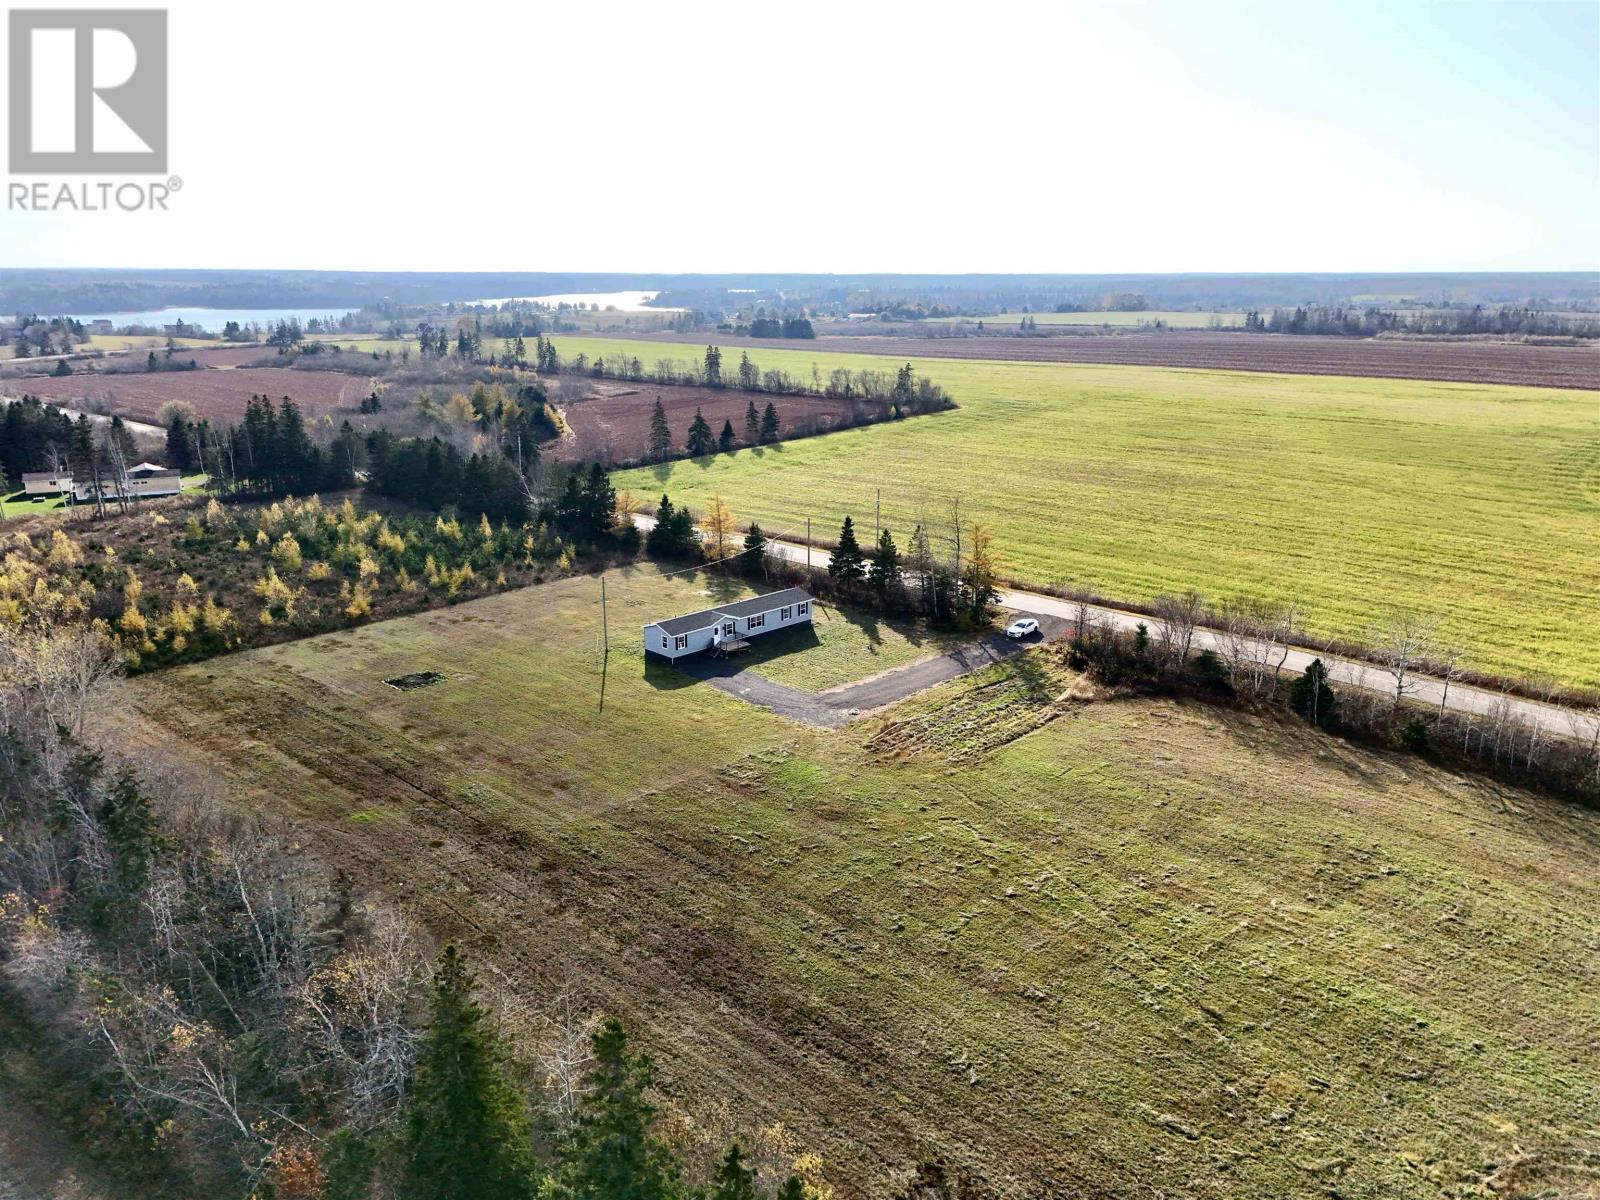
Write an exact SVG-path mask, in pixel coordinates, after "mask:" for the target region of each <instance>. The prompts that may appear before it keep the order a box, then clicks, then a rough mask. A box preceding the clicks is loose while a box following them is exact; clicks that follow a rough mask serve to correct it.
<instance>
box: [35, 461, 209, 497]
mask: <svg viewBox="0 0 1600 1200" xmlns="http://www.w3.org/2000/svg"><path fill="white" fill-rule="evenodd" d="M22 490H23V492H24V494H26V495H29V496H57V495H62V494H64V493H67V492H70V493H72V498H73V499H74V500H93V499H94V495H95V486H94V480H93V479H84V480H81V481H80V480H77V479H75V478H74V477H73V475H72V472H70V471H25V472H23V475H22ZM182 490H183V476H182V474H181V473H180V472H178V471H177V470H175V469H173V468H172V467H163V466H160V465H158V464H156V463H147V462H146V463H140V464H139V465H138V466H136V467H130V468H129V469H128V497H129V498H130V499H135V498H139V497H145V496H176V495H177V494H178V493H179V492H180V491H182ZM120 494H121V492H120V489H119V488H118V486H117V479H116V476H115V475H114V474H112V473H111V472H109V471H107V472H106V473H104V474H103V475H101V477H100V495H101V496H103V497H104V498H105V499H107V500H114V499H116V498H117V497H118V496H119V495H120Z"/></svg>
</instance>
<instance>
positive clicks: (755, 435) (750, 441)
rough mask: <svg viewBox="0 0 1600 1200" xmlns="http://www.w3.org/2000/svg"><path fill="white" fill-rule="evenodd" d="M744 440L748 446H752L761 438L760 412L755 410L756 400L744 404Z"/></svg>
mask: <svg viewBox="0 0 1600 1200" xmlns="http://www.w3.org/2000/svg"><path fill="white" fill-rule="evenodd" d="M744 440H745V444H746V445H748V446H754V445H755V444H756V443H757V442H759V441H760V440H761V414H760V413H758V412H757V411H756V402H755V401H754V400H752V401H750V403H749V404H748V405H746V406H745V410H744Z"/></svg>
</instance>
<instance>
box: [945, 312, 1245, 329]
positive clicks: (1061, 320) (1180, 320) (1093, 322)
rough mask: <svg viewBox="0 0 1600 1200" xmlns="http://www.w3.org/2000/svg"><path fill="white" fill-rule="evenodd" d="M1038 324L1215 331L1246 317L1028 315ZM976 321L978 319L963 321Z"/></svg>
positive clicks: (1000, 321) (1014, 320) (1004, 321)
mask: <svg viewBox="0 0 1600 1200" xmlns="http://www.w3.org/2000/svg"><path fill="white" fill-rule="evenodd" d="M1023 315H1024V314H1022V313H1019V312H1013V313H1000V314H998V315H996V316H993V317H984V318H982V320H983V323H984V324H985V325H1016V324H1018V323H1019V322H1020V321H1021V320H1022V318H1023ZM1026 315H1028V316H1031V317H1032V318H1033V320H1034V323H1035V324H1038V325H1090V326H1098V325H1110V326H1112V327H1113V328H1116V329H1126V328H1130V327H1132V328H1136V327H1138V326H1140V325H1154V324H1155V323H1156V322H1157V321H1160V322H1162V323H1163V324H1165V325H1168V326H1170V327H1171V328H1173V329H1214V328H1224V329H1225V328H1227V327H1229V326H1231V325H1243V324H1244V314H1243V313H1237V312H1178V311H1173V310H1168V309H1161V310H1157V309H1151V310H1149V311H1146V312H1069V313H1057V312H1041V313H1028V314H1026ZM928 319H929V320H930V321H940V322H947V321H948V318H944V317H929V318H928ZM964 319H966V320H968V321H976V320H978V319H979V318H977V317H968V318H964Z"/></svg>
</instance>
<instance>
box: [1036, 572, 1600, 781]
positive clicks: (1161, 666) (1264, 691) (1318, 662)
mask: <svg viewBox="0 0 1600 1200" xmlns="http://www.w3.org/2000/svg"><path fill="white" fill-rule="evenodd" d="M1062 590H1064V591H1066V592H1067V594H1068V595H1069V597H1070V598H1071V599H1073V601H1074V604H1073V609H1072V612H1073V616H1072V618H1071V627H1070V630H1069V633H1070V643H1069V647H1070V650H1069V652H1070V654H1071V655H1072V657H1073V659H1074V661H1075V665H1078V666H1080V667H1090V668H1092V669H1094V670H1095V671H1096V673H1097V674H1098V675H1099V676H1100V677H1101V678H1102V679H1103V680H1105V681H1106V682H1108V683H1125V682H1126V683H1135V684H1138V685H1141V686H1150V685H1158V686H1161V687H1174V686H1180V685H1182V686H1193V687H1196V688H1197V689H1198V690H1199V691H1201V692H1202V693H1206V694H1210V695H1213V696H1225V697H1228V698H1230V699H1232V700H1235V701H1238V702H1242V703H1246V704H1251V705H1261V706H1266V707H1268V708H1271V707H1287V708H1288V709H1290V710H1292V711H1293V712H1295V713H1297V714H1299V715H1300V716H1301V717H1303V718H1304V719H1305V720H1307V721H1308V722H1310V723H1311V724H1313V725H1316V726H1317V727H1319V728H1322V729H1325V730H1328V731H1330V732H1339V733H1341V734H1345V735H1348V736H1354V737H1359V738H1363V739H1367V740H1372V741H1377V742H1379V743H1381V744H1384V745H1389V746H1398V747H1400V748H1402V749H1406V750H1410V751H1413V752H1433V753H1438V754H1440V755H1442V756H1444V757H1446V758H1447V759H1448V760H1449V761H1451V762H1453V763H1454V764H1456V765H1458V766H1464V767H1469V768H1475V769H1481V770H1487V771H1490V772H1492V773H1495V774H1498V775H1501V776H1504V777H1507V778H1511V779H1515V780H1516V781H1517V782H1521V783H1532V784H1535V785H1537V786H1540V787H1543V788H1545V789H1547V790H1551V791H1555V792H1558V793H1560V794H1565V795H1570V796H1575V797H1577V798H1579V799H1583V800H1586V801H1590V802H1594V801H1600V706H1595V707H1591V708H1589V709H1588V710H1573V711H1572V713H1571V714H1570V716H1569V718H1568V728H1567V729H1566V730H1565V731H1562V732H1552V731H1551V730H1550V728H1549V727H1548V725H1547V724H1546V723H1543V722H1540V721H1538V720H1534V719H1530V718H1528V717H1526V716H1524V715H1523V714H1522V713H1521V712H1520V711H1519V709H1518V704H1517V700H1516V698H1515V697H1513V696H1511V695H1510V694H1509V693H1502V694H1501V695H1500V696H1499V697H1498V699H1497V700H1496V701H1495V702H1494V703H1493V704H1491V705H1489V706H1488V709H1487V711H1485V712H1482V713H1474V712H1470V711H1458V710H1452V709H1451V708H1450V707H1449V697H1450V688H1451V686H1452V685H1453V684H1455V683H1456V682H1457V681H1459V680H1460V679H1461V678H1462V674H1463V671H1462V667H1461V651H1460V650H1459V649H1457V648H1454V647H1452V646H1450V645H1449V644H1448V643H1446V642H1444V641H1443V640H1441V639H1440V637H1439V633H1438V630H1439V622H1438V621H1437V620H1436V619H1434V618H1431V617H1427V616H1422V615H1419V614H1416V613H1413V612H1410V611H1407V610H1395V611H1393V612H1391V613H1390V614H1389V615H1388V616H1386V617H1385V618H1384V619H1383V620H1381V621H1380V622H1378V623H1377V624H1376V625H1374V627H1373V628H1372V629H1371V631H1370V633H1369V643H1370V653H1371V655H1372V662H1371V663H1370V664H1369V663H1367V662H1366V661H1363V660H1357V661H1356V662H1355V663H1354V665H1353V667H1347V668H1345V669H1344V670H1343V672H1342V673H1343V674H1344V676H1345V681H1344V682H1343V683H1336V681H1335V679H1334V674H1333V672H1332V671H1331V670H1330V669H1329V667H1328V665H1327V664H1326V663H1325V662H1324V661H1323V660H1322V659H1321V658H1316V659H1313V660H1312V661H1311V663H1309V664H1308V665H1307V667H1306V669H1305V670H1304V671H1303V672H1301V673H1299V674H1298V675H1297V674H1295V672H1294V671H1293V670H1292V669H1289V668H1288V666H1287V664H1288V660H1289V657H1290V652H1291V650H1292V648H1293V647H1294V646H1296V645H1300V644H1304V642H1305V641H1306V640H1307V639H1306V636H1305V631H1304V628H1303V626H1302V624H1301V614H1300V610H1299V608H1298V606H1297V605H1295V604H1293V603H1284V604H1270V603H1266V602H1263V601H1258V600H1251V599H1233V600H1227V601H1224V602H1221V603H1218V604H1214V605H1213V604H1209V603H1207V601H1206V599H1205V597H1203V596H1202V595H1201V594H1200V593H1198V592H1195V591H1189V592H1184V593H1180V594H1176V595H1166V596H1162V597H1160V598H1158V599H1157V600H1156V602H1155V603H1154V604H1153V605H1152V607H1151V612H1152V617H1153V620H1152V621H1151V622H1149V623H1143V624H1140V625H1139V626H1138V627H1137V628H1136V629H1135V630H1133V631H1132V632H1129V631H1126V630H1121V629H1118V628H1116V627H1114V626H1113V625H1111V624H1110V623H1109V622H1106V621H1103V620H1102V619H1101V618H1100V617H1099V616H1098V613H1097V610H1096V608H1095V607H1094V605H1093V604H1092V603H1091V602H1090V593H1089V592H1088V591H1087V590H1086V589H1072V588H1067V589H1062ZM1424 677H1427V678H1430V679H1433V680H1437V681H1438V682H1439V684H1440V685H1441V686H1440V692H1439V696H1438V702H1437V703H1433V702H1432V701H1429V702H1428V703H1426V704H1425V703H1423V702H1422V701H1421V700H1420V698H1419V697H1418V691H1419V689H1420V687H1421V684H1422V681H1423V679H1424ZM1554 697H1555V688H1554V685H1553V684H1552V685H1549V686H1548V687H1547V690H1546V693H1545V696H1544V698H1545V699H1546V700H1551V699H1554Z"/></svg>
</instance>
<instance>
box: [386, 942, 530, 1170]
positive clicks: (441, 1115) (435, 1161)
mask: <svg viewBox="0 0 1600 1200" xmlns="http://www.w3.org/2000/svg"><path fill="white" fill-rule="evenodd" d="M529 1132H530V1131H529V1127H528V1120H527V1115H526V1113H525V1111H524V1107H523V1100H522V1096H521V1095H520V1094H518V1092H517V1089H516V1087H515V1086H514V1085H513V1084H512V1082H511V1078H510V1076H509V1074H508V1073H507V1070H506V1063H505V1050H504V1048H503V1047H502V1045H501V1043H500V1039H499V1037H498V1036H497V1035H496V1033H495V1031H494V1029H493V1028H492V1027H491V1025H490V1024H489V1015H488V1013H487V1012H486V1011H485V1010H484V1009H483V1008H482V1007H481V1006H480V1005H479V1004H478V1003H477V1002H476V1001H474V1000H473V998H472V975H471V973H470V972H469V971H468V970H467V966H466V963H465V962H464V961H463V960H462V958H461V953H460V951H458V950H457V949H456V948H455V947H454V946H447V947H445V951H444V954H443V955H442V956H441V958H440V960H439V969H438V970H437V971H436V972H435V974H434V977H433V996H432V998H431V1002H430V1021H429V1024H428V1031H427V1033H426V1034H425V1035H424V1037H423V1039H422V1043H421V1045H420V1046H419V1048H418V1051H417V1066H416V1075H415V1077H414V1079H413V1082H412V1087H411V1100H410V1111H409V1112H408V1113H407V1116H406V1127H405V1134H404V1150H405V1184H404V1188H403V1191H402V1194H403V1195H404V1196H405V1197H406V1198H407V1200H524V1198H531V1197H532V1196H533V1195H534V1186H535V1180H534V1166H533V1158H532V1150H531V1146H530V1142H529Z"/></svg>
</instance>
